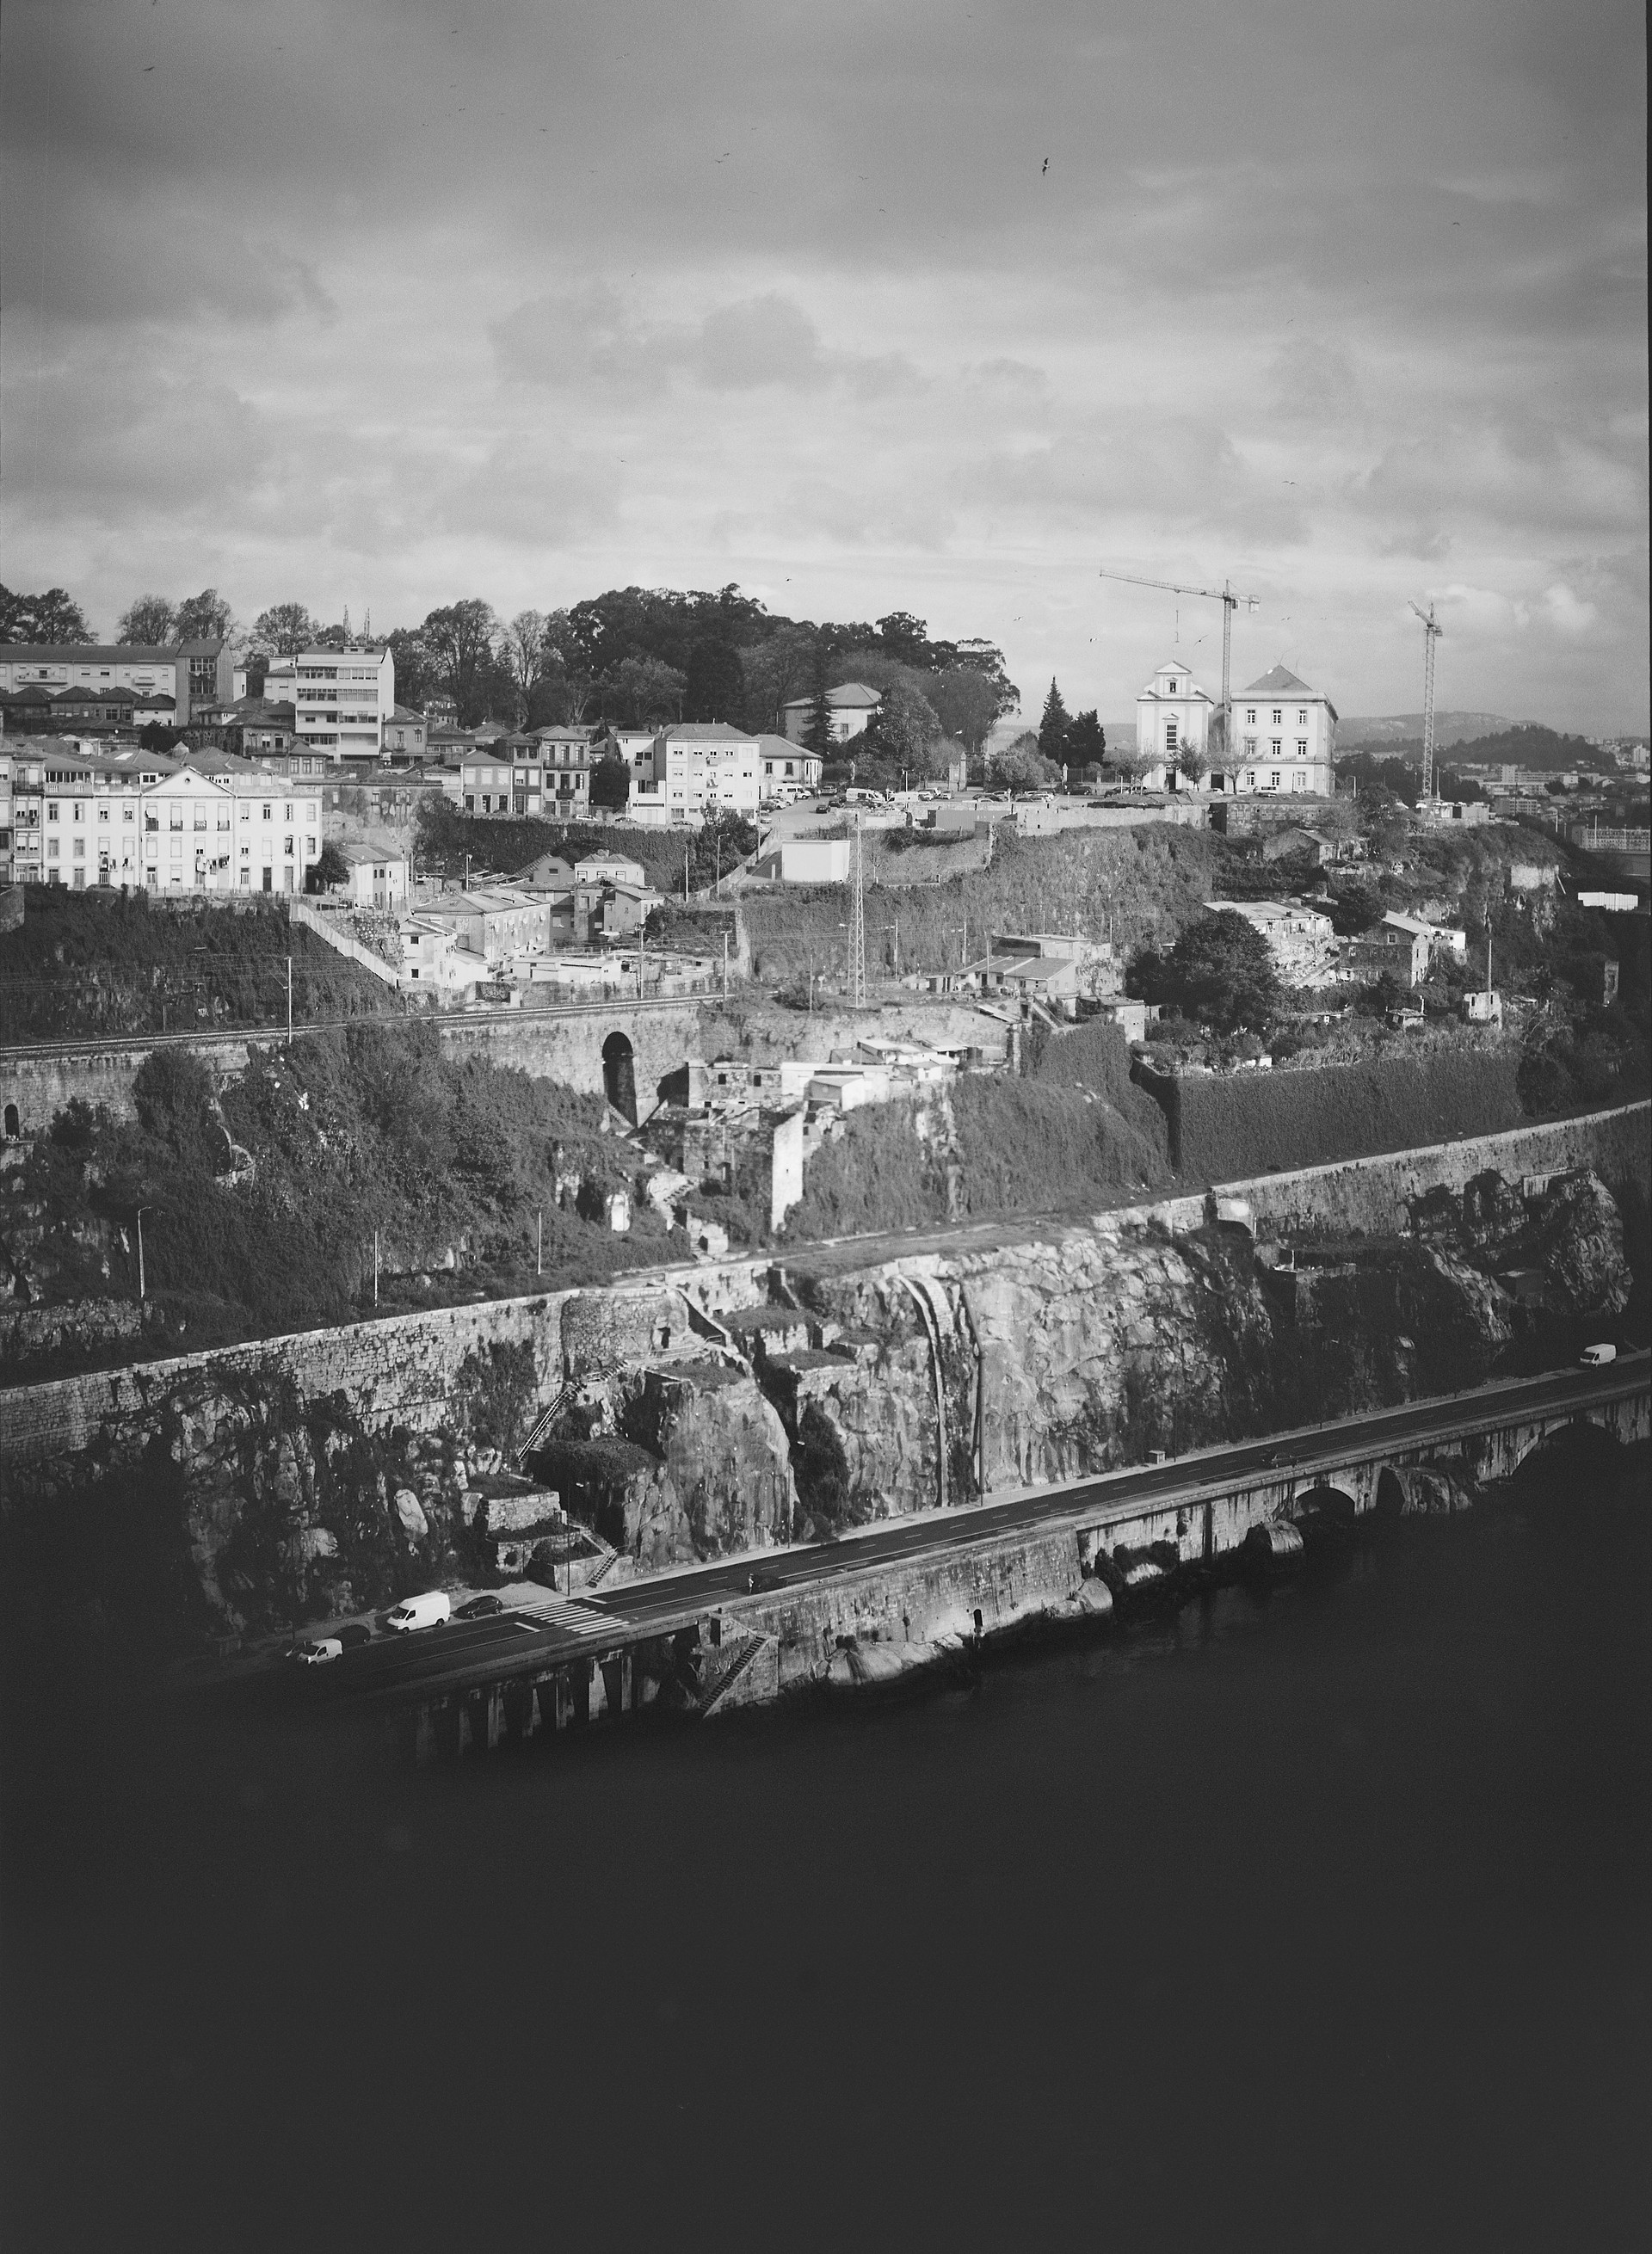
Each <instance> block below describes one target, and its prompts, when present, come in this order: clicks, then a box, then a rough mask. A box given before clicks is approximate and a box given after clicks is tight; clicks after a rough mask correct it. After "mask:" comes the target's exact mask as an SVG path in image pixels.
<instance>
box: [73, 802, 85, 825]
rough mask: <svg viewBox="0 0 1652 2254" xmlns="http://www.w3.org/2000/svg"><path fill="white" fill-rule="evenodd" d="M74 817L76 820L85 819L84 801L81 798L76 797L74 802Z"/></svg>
mask: <svg viewBox="0 0 1652 2254" xmlns="http://www.w3.org/2000/svg"><path fill="white" fill-rule="evenodd" d="M74 818H75V820H76V821H77V822H84V821H85V820H86V801H85V800H84V799H82V798H77V799H76V800H75V802H74Z"/></svg>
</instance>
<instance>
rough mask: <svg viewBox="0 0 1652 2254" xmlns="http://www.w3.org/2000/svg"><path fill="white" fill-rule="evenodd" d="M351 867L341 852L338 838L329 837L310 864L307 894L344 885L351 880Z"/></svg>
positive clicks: (305, 885)
mask: <svg viewBox="0 0 1652 2254" xmlns="http://www.w3.org/2000/svg"><path fill="white" fill-rule="evenodd" d="M349 875H350V867H349V864H348V863H347V862H346V859H345V858H344V855H343V854H342V853H341V852H340V851H339V844H338V841H337V839H336V838H332V837H329V838H328V839H327V841H326V843H325V844H324V845H323V847H322V848H321V851H320V852H319V853H318V854H317V856H316V858H315V859H314V860H313V861H312V862H311V864H310V868H309V872H308V873H307V875H306V876H305V878H304V889H305V891H306V892H311V893H325V891H326V889H327V887H328V886H329V885H342V884H345V883H347V882H348V880H349Z"/></svg>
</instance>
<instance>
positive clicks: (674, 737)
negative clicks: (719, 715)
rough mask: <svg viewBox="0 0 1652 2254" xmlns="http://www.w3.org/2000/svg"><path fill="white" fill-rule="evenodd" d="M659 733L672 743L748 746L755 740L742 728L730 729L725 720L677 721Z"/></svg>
mask: <svg viewBox="0 0 1652 2254" xmlns="http://www.w3.org/2000/svg"><path fill="white" fill-rule="evenodd" d="M660 733H661V734H662V736H664V737H665V738H667V739H668V740H669V741H671V742H674V743H693V744H703V743H731V744H750V743H753V742H754V741H755V740H756V739H755V738H753V737H752V736H748V735H747V733H746V730H745V729H744V728H731V727H730V725H729V724H728V722H727V721H726V720H678V721H676V723H675V724H674V725H672V726H671V727H669V728H662V730H661V731H660Z"/></svg>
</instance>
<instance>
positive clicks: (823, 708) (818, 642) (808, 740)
mask: <svg viewBox="0 0 1652 2254" xmlns="http://www.w3.org/2000/svg"><path fill="white" fill-rule="evenodd" d="M826 657H827V649H826V637H825V636H824V634H817V635H816V638H815V663H814V669H813V671H814V678H813V680H812V682H811V683H810V684H809V694H810V702H809V725H808V727H807V728H805V729H804V731H803V745H804V748H805V749H806V750H808V751H811V752H816V753H819V755H820V757H821V758H822V759H829V758H830V755H831V753H832V750H833V748H834V746H833V743H832V718H831V706H830V704H828V703H827V702H826V690H827V686H828V683H827V679H826Z"/></svg>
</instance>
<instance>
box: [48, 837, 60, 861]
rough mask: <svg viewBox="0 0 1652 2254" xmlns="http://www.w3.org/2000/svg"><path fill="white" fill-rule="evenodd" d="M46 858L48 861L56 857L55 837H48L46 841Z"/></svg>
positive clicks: (56, 843)
mask: <svg viewBox="0 0 1652 2254" xmlns="http://www.w3.org/2000/svg"><path fill="white" fill-rule="evenodd" d="M45 858H46V859H47V860H48V861H55V860H56V859H57V858H58V841H57V839H56V838H55V837H48V838H47V839H46V841H45Z"/></svg>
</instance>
